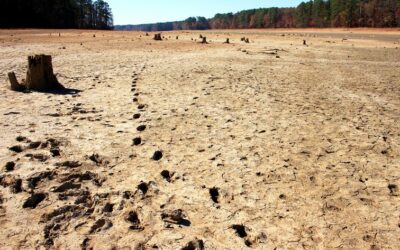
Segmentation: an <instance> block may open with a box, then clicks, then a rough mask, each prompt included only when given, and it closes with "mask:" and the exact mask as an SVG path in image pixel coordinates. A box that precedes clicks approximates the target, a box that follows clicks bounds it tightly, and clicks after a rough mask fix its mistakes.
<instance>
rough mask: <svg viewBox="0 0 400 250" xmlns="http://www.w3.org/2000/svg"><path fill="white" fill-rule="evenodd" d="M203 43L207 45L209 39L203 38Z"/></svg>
mask: <svg viewBox="0 0 400 250" xmlns="http://www.w3.org/2000/svg"><path fill="white" fill-rule="evenodd" d="M201 43H205V44H206V43H207V37H205V36H203V40H202V41H201Z"/></svg>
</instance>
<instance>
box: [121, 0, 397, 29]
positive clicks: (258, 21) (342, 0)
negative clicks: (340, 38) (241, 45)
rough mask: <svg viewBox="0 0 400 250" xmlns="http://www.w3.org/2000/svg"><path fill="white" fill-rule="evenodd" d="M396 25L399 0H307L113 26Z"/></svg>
mask: <svg viewBox="0 0 400 250" xmlns="http://www.w3.org/2000/svg"><path fill="white" fill-rule="evenodd" d="M396 26H397V27H400V0H313V1H312V0H310V1H308V2H302V3H301V4H300V5H299V6H297V7H296V8H262V9H252V10H245V11H240V12H238V13H236V14H233V13H227V14H216V15H215V16H214V17H213V18H211V19H206V18H204V17H190V18H188V19H186V20H184V21H180V22H167V23H155V24H143V25H122V26H116V29H119V30H140V31H168V30H186V29H188V30H190V29H194V30H202V29H245V28H246V29H248V28H308V27H319V28H328V27H396Z"/></svg>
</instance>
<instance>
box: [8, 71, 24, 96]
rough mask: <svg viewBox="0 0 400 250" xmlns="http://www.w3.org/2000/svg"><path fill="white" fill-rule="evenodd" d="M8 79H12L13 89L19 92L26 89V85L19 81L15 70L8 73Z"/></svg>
mask: <svg viewBox="0 0 400 250" xmlns="http://www.w3.org/2000/svg"><path fill="white" fill-rule="evenodd" d="M8 80H10V84H11V90H13V91H19V92H22V91H25V89H26V88H25V86H24V85H22V84H19V83H18V81H17V77H16V76H15V73H14V72H10V73H8Z"/></svg>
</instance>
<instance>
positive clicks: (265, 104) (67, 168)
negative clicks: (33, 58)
mask: <svg viewBox="0 0 400 250" xmlns="http://www.w3.org/2000/svg"><path fill="white" fill-rule="evenodd" d="M59 33H61V34H60V35H61V36H59ZM94 34H95V36H94ZM200 34H203V35H204V36H207V38H208V40H211V43H210V44H199V43H198V42H195V40H197V41H198V40H199V35H200ZM163 35H164V36H165V37H166V38H167V39H168V40H164V41H162V42H155V41H153V40H152V37H151V36H152V34H150V36H145V34H144V33H140V32H99V31H72V30H71V31H56V30H3V31H0V55H1V56H0V82H1V83H2V85H1V88H0V97H1V100H2V101H1V103H0V116H1V120H0V132H1V133H0V168H1V170H0V224H1V227H0V248H1V249H35V248H36V249H45V248H50V249H79V248H82V249H91V248H93V249H203V248H204V249H247V248H253V249H334V248H335V249H336V248H339V249H398V246H399V245H400V196H399V195H400V191H399V185H400V169H399V167H400V32H399V31H398V30H390V31H387V30H386V31H379V30H323V31H321V32H320V31H318V30H282V31H280V30H277V31H261V30H256V31H246V30H236V31H207V32H171V33H163ZM176 36H179V39H178V40H177V39H176ZM243 36H245V37H249V38H250V41H251V42H250V43H249V44H246V43H243V42H241V41H240V38H241V37H243ZM227 37H229V38H230V40H231V44H223V43H222V42H223V41H225V39H226V38H227ZM303 40H306V41H307V44H308V45H307V46H303ZM40 53H45V54H50V55H52V56H53V65H54V70H55V72H56V73H57V77H58V79H59V80H60V82H61V83H62V84H64V86H66V87H68V88H70V89H77V90H80V91H81V92H78V93H76V92H74V91H71V93H63V94H61V93H59V94H55V93H37V92H32V93H18V92H12V91H11V90H9V88H8V85H9V84H8V83H7V78H6V75H7V73H8V72H10V71H15V72H16V74H17V76H18V78H19V79H20V80H21V79H22V78H24V77H25V74H26V73H25V72H26V66H27V65H26V64H27V62H26V61H27V56H28V55H32V54H40ZM156 151H160V152H161V154H162V155H161V154H159V153H158V154H157V153H156V154H155V152H156ZM11 162H12V163H11Z"/></svg>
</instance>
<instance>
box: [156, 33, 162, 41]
mask: <svg viewBox="0 0 400 250" xmlns="http://www.w3.org/2000/svg"><path fill="white" fill-rule="evenodd" d="M154 40H156V41H162V37H161V33H158V34H155V35H154Z"/></svg>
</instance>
